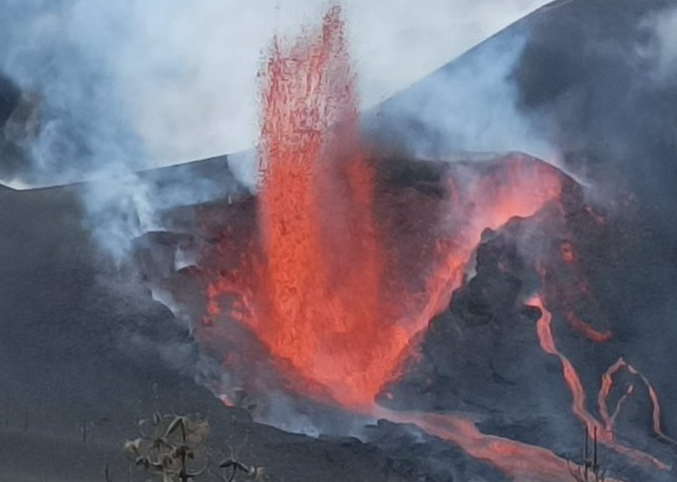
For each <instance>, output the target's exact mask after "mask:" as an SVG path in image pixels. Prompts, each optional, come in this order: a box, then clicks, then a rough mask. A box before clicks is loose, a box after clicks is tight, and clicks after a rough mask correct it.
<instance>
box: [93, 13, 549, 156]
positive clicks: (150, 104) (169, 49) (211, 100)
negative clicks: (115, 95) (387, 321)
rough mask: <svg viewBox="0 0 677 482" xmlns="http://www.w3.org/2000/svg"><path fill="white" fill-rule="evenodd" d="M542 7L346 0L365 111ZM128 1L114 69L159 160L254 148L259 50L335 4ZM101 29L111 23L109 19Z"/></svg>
mask: <svg viewBox="0 0 677 482" xmlns="http://www.w3.org/2000/svg"><path fill="white" fill-rule="evenodd" d="M111 3H112V2H111ZM544 3H546V2H545V1H543V0H417V1H415V2H414V1H411V0H345V1H344V2H343V5H344V7H345V12H346V17H347V28H348V32H349V40H350V45H351V50H352V53H353V59H354V62H355V67H356V72H357V74H358V79H359V80H358V81H359V90H360V93H361V97H362V99H361V100H362V104H363V106H370V105H373V104H376V103H378V102H379V101H380V100H382V99H384V98H386V97H387V96H389V95H391V94H393V93H394V92H396V91H397V90H399V89H402V88H404V87H406V86H408V85H409V84H411V83H412V82H414V81H416V80H418V79H420V78H422V77H424V76H425V75H427V74H428V73H430V72H431V71H433V70H435V69H436V68H438V67H440V66H441V65H443V64H445V63H446V62H447V61H449V60H450V59H452V58H454V57H455V56H457V55H459V54H461V53H462V52H463V51H465V50H467V49H468V48H470V47H472V46H473V45H475V44H476V43H478V42H480V41H482V40H483V39H485V38H486V37H488V36H490V35H492V34H493V33H495V32H497V31H498V30H500V29H501V28H503V27H505V26H507V25H508V24H510V23H511V22H513V21H515V20H517V19H518V18H520V17H521V16H523V15H525V14H526V13H528V12H529V11H531V10H533V9H535V8H537V7H539V6H540V5H542V4H544ZM121 4H123V5H124V6H121V7H117V8H115V7H108V9H114V10H115V12H113V16H115V15H118V16H119V17H120V18H121V19H124V21H125V22H129V24H131V25H134V28H127V29H126V30H127V32H128V33H129V35H127V36H125V37H124V38H122V39H121V41H122V43H121V45H119V46H118V48H117V50H118V54H117V56H116V57H114V62H115V64H116V65H115V66H114V72H116V73H115V75H118V76H119V77H120V80H119V81H120V82H121V83H122V85H123V89H124V90H125V91H127V92H130V93H131V94H129V95H128V96H127V98H128V100H129V102H130V106H129V108H130V110H131V112H132V117H133V119H134V122H135V124H136V128H137V130H138V132H139V134H140V135H141V137H142V139H144V141H145V143H146V148H147V150H148V153H149V154H150V155H151V156H152V157H153V158H154V159H155V160H156V162H159V163H172V162H177V161H181V160H187V159H195V158H200V157H206V156H210V155H216V154H221V153H224V152H230V151H236V150H239V149H244V148H247V147H249V146H251V145H252V144H253V142H255V139H256V133H257V130H258V127H257V114H258V105H257V90H258V87H259V86H258V84H257V81H256V74H257V71H258V69H259V68H260V65H261V60H262V58H263V53H262V52H264V51H265V49H266V48H267V46H268V45H269V42H270V40H271V37H272V36H273V35H274V34H275V33H276V32H277V33H281V34H283V35H285V34H286V35H293V34H294V33H296V32H298V31H299V29H300V27H301V25H303V24H317V23H318V22H319V21H320V19H321V15H322V12H323V11H324V8H325V6H326V2H323V1H317V0H256V1H252V0H225V1H224V0H198V1H195V0H194V1H191V2H185V1H181V0H147V1H144V2H126V3H125V2H121ZM87 15H90V13H87ZM101 22H102V25H101V28H104V29H105V28H109V27H108V26H109V25H110V22H111V20H110V17H108V18H101ZM168 32H169V33H170V34H171V35H169V36H167V33H168ZM103 48H106V47H105V46H103Z"/></svg>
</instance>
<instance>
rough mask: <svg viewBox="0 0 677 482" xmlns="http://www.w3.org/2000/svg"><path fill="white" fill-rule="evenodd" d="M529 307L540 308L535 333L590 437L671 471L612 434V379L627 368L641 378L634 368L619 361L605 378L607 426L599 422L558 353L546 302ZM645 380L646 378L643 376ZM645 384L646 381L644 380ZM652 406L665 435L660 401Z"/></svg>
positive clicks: (602, 392)
mask: <svg viewBox="0 0 677 482" xmlns="http://www.w3.org/2000/svg"><path fill="white" fill-rule="evenodd" d="M529 304H530V305H533V306H537V307H538V308H539V309H540V310H541V313H542V314H541V318H540V319H539V320H538V323H537V326H536V330H537V333H538V339H539V340H540V343H541V348H543V351H545V352H546V353H548V354H551V355H555V356H557V357H558V358H559V360H560V362H561V363H562V371H563V374H564V379H565V381H566V383H567V386H568V387H569V391H570V392H571V396H572V398H573V402H572V408H573V412H574V414H575V415H576V416H577V417H578V419H579V420H580V421H581V422H583V423H584V424H585V426H586V428H587V430H588V433H595V432H596V433H597V434H598V435H599V441H600V442H601V443H602V444H604V445H606V446H608V447H610V448H611V449H613V450H615V451H616V452H618V453H620V454H623V455H625V456H627V457H629V458H631V459H632V460H634V461H635V462H637V463H641V464H645V465H653V466H654V467H657V468H659V469H661V470H669V469H670V466H669V465H668V464H665V463H663V462H661V461H660V460H658V459H656V458H655V457H653V456H652V455H650V454H647V453H644V452H641V451H639V450H635V449H632V448H629V447H626V446H624V445H621V444H619V443H618V442H616V441H615V440H614V431H613V420H614V418H615V416H616V415H617V414H615V415H614V416H613V417H612V416H609V409H608V405H607V399H608V394H609V392H610V389H611V383H612V381H611V376H612V375H613V374H614V373H615V372H616V371H618V370H619V369H620V368H621V367H624V366H626V367H628V369H629V370H631V373H634V374H637V375H639V374H638V373H637V372H636V371H635V370H634V368H632V366H629V365H627V364H625V362H624V361H622V359H621V360H619V362H617V363H616V364H615V365H613V366H612V367H611V368H610V369H609V371H608V372H607V373H606V374H605V375H604V376H603V377H602V384H601V388H600V394H599V395H598V402H599V408H600V414H601V416H602V419H603V421H604V423H602V422H600V421H598V420H597V419H596V418H595V417H594V416H593V415H592V414H591V413H590V412H589V411H588V409H587V406H586V393H585V389H584V388H583V384H582V383H581V379H580V376H579V375H578V371H577V370H576V368H575V367H574V366H573V364H572V363H571V362H570V361H569V359H568V358H567V357H566V356H564V355H563V354H562V353H560V352H559V351H558V349H557V346H556V343H555V340H554V337H553V334H552V314H551V313H550V312H549V311H548V310H547V309H546V308H545V306H544V304H543V301H542V300H541V298H540V297H534V298H532V299H531V300H530V301H529ZM642 378H644V377H643V376H642ZM644 380H645V381H646V379H645V378H644ZM646 383H647V387H649V392H650V393H654V394H655V392H653V389H652V388H651V385H650V384H648V381H646ZM652 402H653V403H654V424H656V423H658V427H654V428H657V433H658V434H659V435H663V436H664V434H663V433H662V431H661V429H660V422H659V421H657V417H656V411H658V419H660V406H659V405H658V400H657V398H656V399H654V398H653V397H652ZM621 404H622V401H621V402H619V406H618V407H617V410H620V405H621Z"/></svg>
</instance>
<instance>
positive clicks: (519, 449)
mask: <svg viewBox="0 0 677 482" xmlns="http://www.w3.org/2000/svg"><path fill="white" fill-rule="evenodd" d="M262 78H263V95H262V100H263V112H262V122H261V124H262V125H261V144H260V149H259V168H260V184H259V195H258V205H257V216H258V227H259V234H260V238H261V239H259V240H257V241H255V242H254V243H253V244H255V246H251V249H250V250H249V252H247V253H245V256H244V258H243V259H242V260H241V265H240V266H239V267H234V268H233V269H231V270H229V272H228V273H220V274H219V275H218V276H216V277H215V279H214V280H212V281H211V282H210V284H209V285H208V287H207V297H208V303H207V312H208V315H209V318H208V320H209V324H212V322H213V320H215V319H217V318H219V316H224V315H225V314H224V313H223V312H222V310H223V302H222V301H223V298H224V297H225V298H229V299H231V301H232V298H233V296H234V294H235V295H236V296H235V298H237V299H238V300H239V301H238V303H239V306H238V308H237V309H236V310H235V311H233V310H231V311H230V312H229V313H228V314H229V315H230V316H231V317H232V318H234V319H235V320H236V321H238V322H239V323H240V324H241V325H242V326H244V327H247V328H248V329H250V330H251V331H252V332H253V333H255V334H256V336H257V338H258V339H259V340H260V341H261V342H262V343H263V344H264V345H265V346H266V347H267V349H268V350H269V351H270V353H271V354H272V355H273V357H274V358H275V360H277V362H278V363H277V367H278V369H279V371H280V372H285V373H284V375H285V377H286V378H287V379H289V380H297V379H298V380H304V381H308V382H310V383H299V384H298V385H295V386H294V389H296V390H298V391H301V392H302V393H303V395H305V396H308V397H310V398H314V399H319V400H321V401H323V402H327V401H331V402H333V403H336V404H339V405H340V406H342V407H344V408H346V409H348V410H353V411H356V412H360V413H363V414H365V413H366V414H372V415H374V416H384V417H388V418H391V419H392V420H394V421H398V422H402V423H412V424H415V425H417V426H418V427H419V428H421V429H422V430H424V431H426V432H428V433H430V434H432V435H435V436H438V437H440V438H443V439H447V440H450V441H452V442H454V443H456V444H458V445H459V446H461V447H462V448H463V449H464V450H466V451H467V452H468V453H469V454H470V455H472V456H474V457H476V458H478V459H481V460H484V461H487V462H488V463H490V464H492V465H494V466H496V467H497V468H499V469H500V470H503V471H504V472H505V473H506V474H508V475H510V476H512V477H514V478H515V479H517V480H523V481H526V480H533V481H553V482H555V481H564V480H569V476H570V474H569V470H568V465H567V463H566V461H564V460H563V459H561V458H559V457H557V456H556V455H555V454H553V453H552V452H550V451H548V450H546V449H542V448H538V447H533V446H529V445H526V444H521V443H517V442H514V441H510V440H507V439H503V438H500V437H493V436H487V435H484V434H482V433H481V432H479V430H478V429H477V428H476V427H475V425H474V424H473V423H472V422H471V421H469V420H467V419H465V418H463V417H461V416H453V415H440V414H414V413H402V412H397V413H394V412H388V411H385V410H384V409H381V408H378V407H376V405H375V398H376V396H377V394H378V393H379V391H380V390H381V389H382V387H383V386H384V385H385V384H386V382H387V381H388V380H389V379H390V378H392V377H394V376H396V375H397V370H398V368H399V364H400V362H401V359H402V357H403V355H405V354H406V352H407V347H408V345H409V344H410V343H411V342H412V340H413V339H414V337H415V335H417V334H418V333H419V332H421V330H424V329H425V328H426V327H427V325H428V323H429V321H430V319H431V318H432V317H433V316H434V315H436V314H437V313H438V312H440V311H441V310H443V309H445V308H446V306H447V305H448V302H449V299H450V297H451V293H452V292H453V291H454V290H455V289H456V288H457V287H459V285H460V284H461V282H462V280H463V273H464V270H465V268H466V265H467V264H468V262H469V260H470V259H471V257H472V254H473V252H474V250H475V248H476V246H477V244H478V243H479V241H480V237H481V233H482V231H483V230H484V229H485V228H492V229H496V228H498V227H500V226H501V225H503V224H504V223H506V222H507V221H508V220H509V219H510V218H512V217H515V216H530V215H532V214H534V213H536V212H537V211H538V210H539V209H540V208H541V207H542V206H543V205H544V204H545V203H547V202H549V201H551V200H554V199H557V198H558V196H559V194H560V191H561V185H560V178H559V177H558V175H556V174H555V173H554V170H551V169H547V168H544V167H543V166H534V165H533V164H529V163H525V162H523V161H521V160H519V159H518V160H516V161H515V162H512V163H510V164H509V165H504V166H502V167H501V170H500V172H495V173H491V172H489V173H486V175H485V176H483V177H482V176H480V177H479V178H478V177H477V176H476V177H475V178H473V179H471V180H470V182H468V179H467V176H465V175H464V174H463V173H458V172H456V173H452V174H451V175H449V176H448V177H447V179H446V181H447V184H448V186H447V193H446V199H447V201H448V211H449V213H448V214H449V217H450V219H449V220H448V221H449V223H450V225H452V226H453V229H449V230H447V231H445V229H441V230H440V232H439V233H438V236H437V238H436V240H435V243H434V246H435V248H434V249H433V252H432V253H430V256H429V258H430V259H429V260H428V264H427V265H425V266H421V269H420V270H419V271H420V272H422V273H424V276H425V279H423V280H420V281H421V282H420V283H418V282H417V283H411V282H410V283H407V282H393V279H396V278H398V277H400V276H402V273H401V272H400V271H399V270H398V268H397V267H398V265H400V264H401V263H398V262H397V261H398V259H392V258H393V257H396V258H397V257H406V256H408V252H407V251H406V250H402V251H398V250H397V249H392V246H390V245H388V242H387V241H386V240H390V239H391V237H389V233H388V232H386V231H387V229H386V227H387V226H389V223H388V222H384V221H383V220H379V219H377V218H376V215H375V212H376V210H375V206H374V205H375V202H376V200H375V186H374V172H373V165H372V164H370V162H369V156H368V153H367V152H366V151H365V149H364V148H363V147H362V145H361V140H360V131H359V118H358V115H357V94H356V89H355V83H354V77H353V74H352V72H351V68H350V59H349V55H348V49H347V46H346V40H345V32H344V24H343V20H342V13H341V10H340V9H339V8H338V7H334V8H332V9H331V10H330V11H329V12H328V13H327V14H326V15H325V17H324V23H323V26H322V28H321V29H319V30H318V31H316V32H310V33H308V34H307V35H305V36H304V37H303V38H301V39H300V40H299V41H298V42H296V43H294V44H293V45H291V46H285V45H283V42H282V41H280V40H276V41H275V42H274V44H273V47H272V52H271V55H270V59H269V61H268V63H267V65H266V67H265V70H264V72H263V76H262ZM444 221H445V219H441V220H440V222H441V224H444ZM564 255H565V257H566V258H567V259H569V260H570V261H572V262H573V261H574V257H573V256H574V254H573V252H570V251H567V252H566V253H565V254H564ZM414 285H415V286H423V291H424V293H422V294H421V293H420V290H419V291H416V292H413V291H412V288H411V286H414ZM395 287H397V289H395ZM231 305H232V303H231ZM542 325H543V323H541V332H543V333H541V332H539V334H541V335H542V337H541V340H542V343H543V347H544V349H545V350H546V351H547V352H548V353H554V352H556V349H555V348H554V341H552V340H551V339H548V338H547V333H546V331H547V330H546V328H547V327H543V326H542ZM563 363H564V362H563ZM327 397H329V399H328V398H327ZM578 408H579V407H578V402H576V407H575V409H578ZM579 412H582V411H579ZM579 415H584V417H583V418H584V419H585V418H586V417H587V415H585V414H584V413H579ZM609 418H611V417H609Z"/></svg>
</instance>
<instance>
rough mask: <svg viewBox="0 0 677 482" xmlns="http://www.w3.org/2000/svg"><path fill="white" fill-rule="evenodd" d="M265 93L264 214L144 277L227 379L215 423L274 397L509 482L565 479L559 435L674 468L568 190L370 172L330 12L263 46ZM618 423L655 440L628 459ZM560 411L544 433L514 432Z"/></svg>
mask: <svg viewBox="0 0 677 482" xmlns="http://www.w3.org/2000/svg"><path fill="white" fill-rule="evenodd" d="M262 79H263V80H262V83H263V87H262V99H263V102H262V104H263V112H262V121H261V124H262V126H261V143H260V147H259V151H258V159H259V169H260V182H259V186H258V193H257V195H256V196H253V197H251V198H245V199H240V200H238V201H237V202H235V203H229V202H227V201H226V200H223V201H217V202H214V203H210V204H205V205H201V206H198V207H196V208H195V209H194V210H193V211H192V212H191V213H188V215H186V213H175V214H174V215H173V216H171V215H170V216H169V217H172V220H171V221H170V222H169V224H170V225H173V227H174V228H175V229H176V231H177V232H179V231H180V232H183V233H184V235H183V236H182V237H177V238H176V239H177V240H179V241H177V244H176V249H177V251H179V250H180V251H181V252H184V251H186V250H188V251H193V254H194V255H195V256H196V259H197V261H196V263H195V264H194V265H192V266H190V267H188V268H181V269H179V270H178V271H176V270H169V271H168V272H167V271H166V270H164V271H163V270H157V269H154V270H153V275H152V276H151V278H152V282H153V284H154V285H155V288H156V289H162V290H165V291H168V292H170V293H171V294H172V296H173V298H174V301H175V303H176V305H177V307H178V310H179V311H180V312H181V313H182V314H183V315H184V317H185V318H187V319H189V320H190V321H191V322H192V323H193V329H194V333H195V336H196V338H197V339H198V341H199V342H200V344H201V346H202V348H203V351H204V353H205V354H206V355H207V356H209V357H212V358H215V359H218V360H219V362H220V363H221V366H222V369H223V375H222V376H219V377H215V378H214V379H213V380H212V382H211V383H212V385H213V389H214V390H215V392H217V393H218V394H219V395H220V396H221V397H222V399H223V400H224V402H225V403H229V404H241V403H243V401H244V400H248V401H250V402H252V401H253V403H257V404H259V410H265V408H261V407H265V400H266V398H267V397H268V396H269V395H270V393H273V392H282V393H285V394H287V395H289V396H292V397H293V398H295V399H296V400H297V401H298V400H302V401H303V402H299V403H301V404H302V405H303V404H304V403H305V404H306V405H307V406H310V405H315V406H324V407H331V408H332V409H337V410H340V411H343V412H345V413H347V414H354V415H355V416H360V417H378V418H388V419H390V420H392V421H394V422H397V423H405V424H413V425H415V426H417V427H418V429H420V430H422V431H423V432H427V433H429V434H430V435H433V436H435V437H437V438H439V439H442V440H446V441H448V442H451V443H453V444H455V445H458V446H460V447H461V448H462V449H463V450H465V451H466V452H467V453H468V454H469V455H470V456H472V457H474V458H476V459H478V460H481V461H483V462H485V463H488V464H489V465H492V466H493V467H495V468H497V469H498V470H500V471H501V472H503V473H504V474H505V475H506V476H507V477H510V478H512V479H514V480H520V481H522V480H534V481H536V480H538V481H563V480H569V476H570V473H569V465H568V463H567V462H566V460H565V456H567V455H568V454H569V453H570V451H571V449H572V446H573V442H572V441H573V438H572V437H571V434H570V433H567V434H566V435H562V436H561V440H560V441H557V442H556V441H554V439H553V436H554V437H557V436H558V434H557V433H554V432H550V433H548V431H549V430H550V431H552V430H553V427H554V426H563V425H566V426H573V427H574V429H572V432H576V434H578V433H579V430H578V427H579V426H580V427H581V430H582V427H586V428H587V429H589V430H590V431H592V430H595V431H597V432H598V433H599V434H600V441H601V443H602V444H603V445H604V446H605V447H607V448H608V450H609V453H610V454H611V455H610V457H612V458H613V457H616V458H617V459H613V460H621V461H624V462H623V463H625V461H629V463H631V464H633V466H636V467H637V469H636V470H638V471H639V473H641V474H645V473H647V471H657V472H658V473H663V472H667V471H669V470H670V464H669V463H668V462H667V461H666V458H668V457H667V456H666V455H665V452H666V450H667V449H666V446H670V444H672V441H671V439H670V438H669V437H668V436H667V435H666V434H665V433H664V431H663V429H662V426H661V415H660V405H659V401H658V395H657V394H656V391H655V390H654V389H653V387H652V385H651V383H650V380H649V379H648V378H647V377H646V376H645V375H643V374H641V373H640V372H639V371H638V370H637V369H635V368H634V366H633V365H632V364H631V363H629V362H628V361H626V360H624V359H623V358H621V357H620V355H619V354H618V353H616V350H615V348H614V345H613V343H614V335H613V330H612V327H611V326H610V325H609V322H608V321H607V320H606V318H605V314H604V309H603V308H601V307H600V306H599V304H598V302H597V301H595V296H594V287H593V286H591V284H590V282H589V281H588V279H587V273H586V268H585V265H584V258H585V254H586V253H585V251H586V250H587V249H588V248H589V245H590V244H591V243H594V242H595V240H596V241H597V242H599V240H601V239H603V238H604V236H605V235H606V233H608V230H609V229H610V228H609V227H608V226H607V222H606V219H605V218H604V216H603V215H602V214H600V213H599V212H598V211H597V210H596V209H595V208H594V207H593V206H591V205H589V204H587V203H586V202H585V196H584V193H583V191H582V189H581V187H580V186H578V185H577V184H576V183H575V182H574V181H573V180H572V179H571V178H569V177H568V176H566V175H564V174H563V173H562V172H560V171H559V170H558V169H556V168H555V167H553V166H551V165H549V164H547V163H545V162H542V161H540V160H538V159H535V158H532V157H529V156H526V155H522V154H510V155H506V156H496V157H493V158H490V159H488V160H486V161H482V162H480V161H470V160H468V161H464V162H463V161H458V162H453V163H451V162H441V161H425V160H414V159H408V158H404V157H401V158H397V157H394V156H392V155H390V156H387V157H383V156H380V155H379V149H378V148H377V147H376V146H370V145H369V143H368V142H366V141H365V140H364V139H362V138H361V133H360V128H359V116H358V114H357V102H356V100H357V99H356V95H357V94H356V91H355V87H354V78H353V74H352V72H351V68H350V61H349V56H348V49H347V46H346V42H345V35H344V26H343V22H342V16H341V11H340V9H338V8H333V9H331V10H330V11H329V12H328V13H327V15H326V16H325V18H324V23H323V26H322V28H321V29H318V30H317V31H315V32H308V33H307V34H306V35H305V36H304V37H303V38H302V39H301V40H299V41H298V42H297V43H293V44H291V45H288V44H287V43H286V42H285V41H283V40H279V39H278V40H276V41H275V42H274V44H273V47H272V50H271V55H270V59H269V61H268V63H267V64H266V66H265V68H264V71H263V75H262ZM187 218H189V219H193V220H194V219H196V220H197V224H190V223H186V221H185V220H186V219H187ZM581 239H586V241H585V242H584V244H585V246H583V249H580V250H579V241H580V240H581ZM591 239H592V241H591ZM170 244H171V243H170ZM145 246H148V244H147V243H146V244H145ZM150 246H153V243H152V240H151V244H150ZM140 256H144V253H142V252H140ZM569 351H571V355H568V353H569ZM586 357H588V358H587V359H586ZM591 360H592V361H591ZM581 366H583V367H586V370H585V372H584V373H581V368H579V367H581ZM541 368H543V369H541ZM621 374H624V376H625V375H627V376H628V377H629V379H628V380H626V381H624V382H622V383H621V385H622V386H624V387H625V389H624V390H621V392H619V391H618V389H615V387H616V386H617V385H618V384H619V383H620V382H619V383H617V380H618V379H619V377H620V376H621ZM591 387H594V389H595V392H594V393H597V391H598V393H599V394H598V395H597V402H598V406H597V407H596V408H594V409H593V408H590V400H589V399H590V398H591V397H590V396H589V395H587V393H592V392H591V390H592V388H591ZM542 391H546V392H547V393H549V394H554V396H553V397H552V400H548V401H546V402H543V400H542V398H543V397H542V396H541V394H540V392H542ZM619 393H620V394H619ZM632 400H634V402H633V401H632ZM632 403H635V405H636V407H639V408H638V410H639V411H640V412H642V413H645V414H648V415H647V416H649V417H651V420H652V422H651V426H650V427H649V430H647V431H640V432H641V435H642V437H643V438H642V442H641V443H640V444H639V445H640V446H638V447H635V446H632V444H629V443H628V442H627V441H626V440H619V436H618V433H617V430H616V426H617V421H620V420H622V419H623V414H624V413H625V412H624V411H625V410H626V407H630V406H631V405H632ZM386 406H387V407H390V408H389V409H386V408H384V407H386ZM553 407H554V408H553ZM553 410H556V411H557V412H556V413H558V414H559V415H558V416H559V419H558V421H557V423H556V424H546V425H547V428H542V427H539V428H538V430H537V431H536V432H532V433H527V432H526V431H524V430H522V431H521V432H520V430H516V429H515V423H517V425H519V423H521V424H522V427H524V426H528V424H531V423H541V422H540V420H542V419H543V418H548V417H551V415H552V413H553ZM451 411H455V412H457V413H455V414H453V415H450V414H448V412H451ZM318 413H322V412H318ZM463 413H465V415H464V414H463ZM470 414H472V416H471V415H470ZM318 416H319V415H318ZM478 417H479V418H478ZM628 430H629V429H628ZM633 430H634V429H633ZM651 432H653V433H654V434H655V436H656V437H657V438H654V439H649V438H647V436H648V434H649V433H651ZM537 433H538V434H539V435H537ZM490 434H491V435H490ZM551 435H552V436H551ZM645 439H646V440H645ZM557 454H559V455H557ZM633 470H634V469H633Z"/></svg>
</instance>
